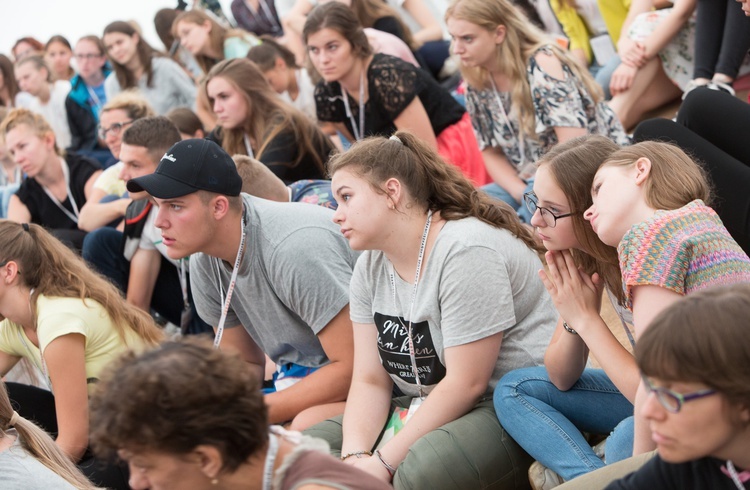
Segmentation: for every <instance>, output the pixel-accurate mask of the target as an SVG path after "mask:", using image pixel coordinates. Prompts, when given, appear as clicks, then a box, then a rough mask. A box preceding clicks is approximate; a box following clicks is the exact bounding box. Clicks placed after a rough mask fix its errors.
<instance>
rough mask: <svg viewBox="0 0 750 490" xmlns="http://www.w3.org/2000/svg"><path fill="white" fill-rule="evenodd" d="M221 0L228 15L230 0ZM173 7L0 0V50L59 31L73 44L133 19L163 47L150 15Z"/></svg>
mask: <svg viewBox="0 0 750 490" xmlns="http://www.w3.org/2000/svg"><path fill="white" fill-rule="evenodd" d="M188 3H190V4H192V2H191V1H188ZM221 3H222V6H223V8H224V12H225V14H226V15H227V16H230V15H231V13H230V11H229V4H231V0H222V1H221ZM176 6H177V0H0V53H3V54H6V55H9V54H10V49H11V48H12V47H13V44H15V42H16V40H17V39H19V38H21V37H24V36H33V37H36V38H37V39H39V40H40V41H41V42H42V43H45V42H47V40H48V39H49V38H50V37H51V36H53V35H55V34H62V35H63V36H65V37H66V38H67V39H68V41H70V43H71V44H73V45H74V46H75V42H76V41H77V40H78V39H79V38H81V37H83V36H85V35H87V34H96V35H98V36H101V35H102V31H103V30H104V27H105V26H106V25H107V24H109V23H110V22H112V21H115V20H133V19H134V20H136V21H137V22H138V23H139V24H140V25H141V28H142V29H143V33H144V37H145V38H146V40H147V41H148V42H149V44H151V45H152V46H154V47H155V48H157V49H164V47H163V46H162V44H161V41H159V38H158V37H157V36H156V31H155V30H154V14H156V12H157V11H158V10H159V9H162V8H165V7H168V8H174V7H176Z"/></svg>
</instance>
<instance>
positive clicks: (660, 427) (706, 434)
mask: <svg viewBox="0 0 750 490" xmlns="http://www.w3.org/2000/svg"><path fill="white" fill-rule="evenodd" d="M648 382H649V384H651V385H652V386H653V387H656V388H657V389H658V388H665V389H668V390H671V391H673V392H675V393H677V394H678V395H688V394H691V393H696V392H700V391H702V390H706V389H708V388H709V387H708V386H706V385H704V384H702V383H696V382H674V381H673V382H669V381H665V380H660V379H655V378H649V379H648ZM642 412H643V415H644V417H646V419H647V420H648V421H649V427H650V429H651V437H652V439H653V441H654V442H655V443H656V446H657V449H658V451H659V455H660V456H661V457H662V459H664V460H665V461H667V462H670V463H682V462H686V461H691V460H694V459H699V458H703V457H706V456H713V457H716V458H720V459H736V458H737V456H738V455H741V454H742V453H743V452H744V451H743V450H742V447H743V446H742V445H746V444H747V439H748V437H749V435H750V434H749V433H750V426H748V423H750V409H747V408H741V407H737V406H733V405H731V404H730V403H729V402H728V401H727V399H726V398H725V397H724V396H723V395H722V394H721V393H715V394H713V395H708V396H704V397H700V398H696V399H693V400H687V401H685V402H684V403H682V406H681V408H680V411H679V412H678V413H672V412H670V411H669V410H667V409H666V408H665V407H664V406H663V405H662V404H661V403H660V401H659V399H658V397H657V395H656V393H655V392H654V391H652V392H650V393H649V394H648V396H647V398H646V401H645V402H644V405H643V408H642ZM738 450H739V451H740V452H738Z"/></svg>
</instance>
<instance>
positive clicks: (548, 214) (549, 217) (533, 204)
mask: <svg viewBox="0 0 750 490" xmlns="http://www.w3.org/2000/svg"><path fill="white" fill-rule="evenodd" d="M523 202H524V204H526V209H528V210H529V212H530V213H531V215H532V216H533V215H534V213H536V212H537V210H539V214H541V215H542V219H543V220H544V222H545V223H546V224H547V226H549V227H550V228H554V227H555V225H556V224H557V220H559V219H561V218H567V217H568V216H573V213H566V214H555V213H553V212H552V211H550V210H549V209H547V208H543V207H541V206H539V199H538V198H537V197H536V194H534V193H533V192H527V193H526V194H524V195H523Z"/></svg>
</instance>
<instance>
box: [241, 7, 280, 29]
mask: <svg viewBox="0 0 750 490" xmlns="http://www.w3.org/2000/svg"><path fill="white" fill-rule="evenodd" d="M258 3H259V4H260V9H261V10H262V11H263V13H264V14H266V17H267V18H268V22H269V23H270V24H271V27H273V31H274V32H276V31H280V30H281V26H280V25H279V23H278V22H276V17H274V15H273V12H271V8H270V7H269V6H268V4H267V3H266V0H259V2H258ZM245 6H246V7H247V9H248V10H249V11H250V13H251V14H253V17H259V15H258V11H257V10H255V8H253V6H252V5H250V2H245Z"/></svg>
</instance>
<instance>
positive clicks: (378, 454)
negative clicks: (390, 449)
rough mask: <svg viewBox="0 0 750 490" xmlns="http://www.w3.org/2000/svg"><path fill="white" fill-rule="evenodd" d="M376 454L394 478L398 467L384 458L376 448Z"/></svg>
mask: <svg viewBox="0 0 750 490" xmlns="http://www.w3.org/2000/svg"><path fill="white" fill-rule="evenodd" d="M375 456H377V457H378V459H379V460H380V462H381V463H383V466H385V469H386V471H388V474H389V475H390V476H391V479H393V475H394V474H396V468H394V467H393V466H391V465H390V464H388V462H387V461H386V460H384V459H383V455H382V454H380V451H379V450H377V449H376V450H375Z"/></svg>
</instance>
